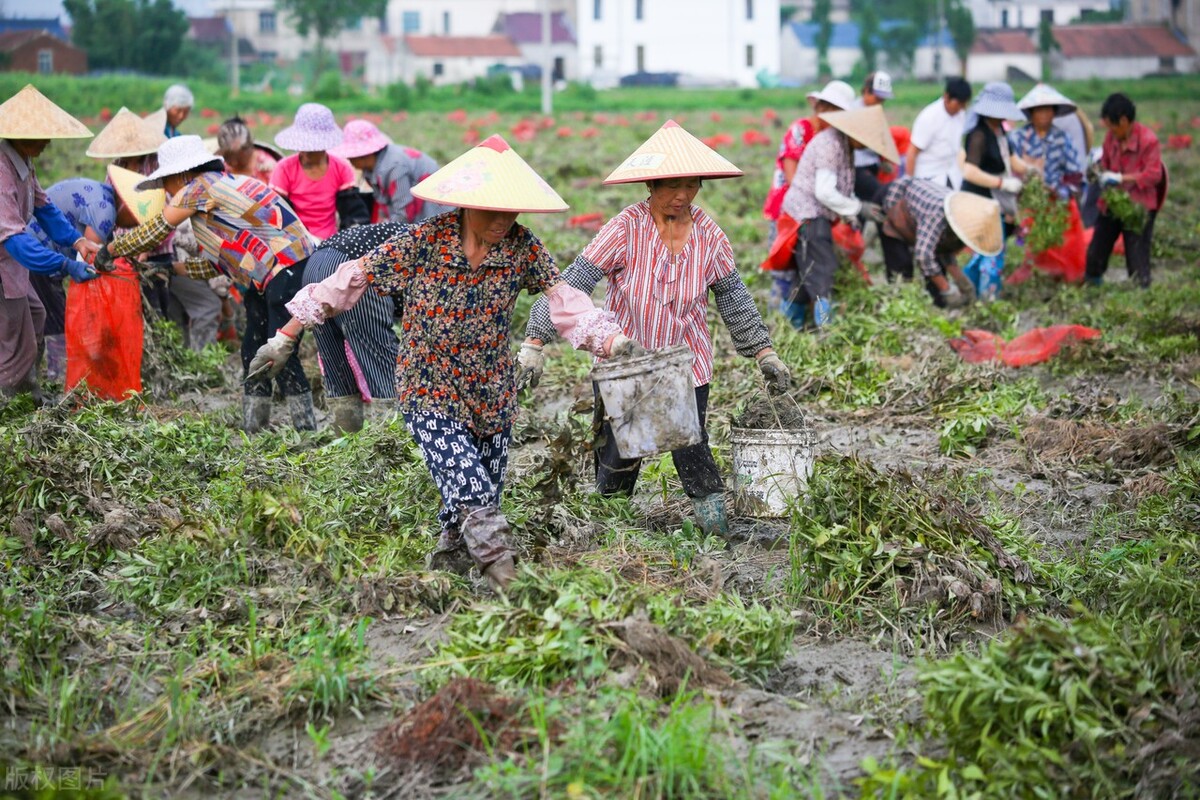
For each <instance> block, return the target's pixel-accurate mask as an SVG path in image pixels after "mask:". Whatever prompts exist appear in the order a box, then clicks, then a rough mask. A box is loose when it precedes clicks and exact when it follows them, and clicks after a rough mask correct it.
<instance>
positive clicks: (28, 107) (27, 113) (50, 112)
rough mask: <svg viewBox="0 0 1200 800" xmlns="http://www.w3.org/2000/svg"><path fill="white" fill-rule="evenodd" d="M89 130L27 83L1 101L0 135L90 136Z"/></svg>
mask: <svg viewBox="0 0 1200 800" xmlns="http://www.w3.org/2000/svg"><path fill="white" fill-rule="evenodd" d="M91 137H92V132H91V131H89V130H88V129H87V126H86V125H84V124H83V123H82V122H80V121H79V120H77V119H75V118H74V117H72V116H71V115H70V114H68V113H67V112H66V111H63V110H62V109H61V108H59V107H58V106H56V105H55V104H54V103H52V102H51V101H50V99H49V98H47V97H46V95H44V94H42V93H41V92H39V91H38V90H37V89H35V88H34V87H33V84H32V83H30V84H26V85H25V88H24V89H22V90H21V91H19V92H17V93H16V94H14V95H13V96H12V97H10V98H8V99H7V100H5V101H4V103H3V105H0V139H89V138H91Z"/></svg>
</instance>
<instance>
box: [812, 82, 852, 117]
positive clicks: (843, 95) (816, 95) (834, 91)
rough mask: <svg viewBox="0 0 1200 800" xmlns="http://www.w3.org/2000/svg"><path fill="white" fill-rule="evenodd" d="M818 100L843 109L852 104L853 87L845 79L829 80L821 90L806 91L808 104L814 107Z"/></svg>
mask: <svg viewBox="0 0 1200 800" xmlns="http://www.w3.org/2000/svg"><path fill="white" fill-rule="evenodd" d="M818 100H824V101H825V102H826V103H829V104H830V105H834V106H837V107H838V108H840V109H842V110H843V111H844V110H846V109H848V108H850V106H852V105H854V87H853V86H851V85H850V84H848V83H846V82H845V81H830V82H829V83H827V84H825V88H824V89H822V90H821V91H819V92H809V93H808V104H809V105H810V106H812V107H813V108H816V106H817V101H818Z"/></svg>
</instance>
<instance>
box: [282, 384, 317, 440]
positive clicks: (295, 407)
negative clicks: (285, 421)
mask: <svg viewBox="0 0 1200 800" xmlns="http://www.w3.org/2000/svg"><path fill="white" fill-rule="evenodd" d="M287 405H288V413H289V414H291V415H292V427H293V428H295V429H296V430H298V431H315V430H316V429H317V416H316V414H315V413H314V412H313V403H312V392H304V393H302V394H292V395H288V397H287Z"/></svg>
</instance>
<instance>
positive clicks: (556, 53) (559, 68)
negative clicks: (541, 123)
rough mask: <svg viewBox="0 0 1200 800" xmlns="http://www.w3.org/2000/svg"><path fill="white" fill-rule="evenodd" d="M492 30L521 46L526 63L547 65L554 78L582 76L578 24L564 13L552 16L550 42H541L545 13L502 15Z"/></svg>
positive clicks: (557, 79) (563, 78)
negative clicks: (576, 37)
mask: <svg viewBox="0 0 1200 800" xmlns="http://www.w3.org/2000/svg"><path fill="white" fill-rule="evenodd" d="M492 33H495V34H497V35H500V36H507V37H508V38H509V39H512V40H513V43H514V44H515V45H516V46H517V47H518V48H520V50H521V55H522V56H523V57H524V60H525V63H526V64H537V65H538V66H539V67H540V66H542V65H543V64H548V65H549V67H550V75H551V77H553V79H554V80H556V81H560V80H568V81H573V80H577V79H578V78H579V46H578V44H577V43H576V41H575V26H574V25H572V24H571V20H570V19H569V18H568V17H567V15H566V13H565V12H562V11H559V12H556V13H554V14H551V15H550V31H549V33H550V44H549V46H548V47H547V46H546V45H545V44H543V42H542V15H541V14H536V13H534V12H532V11H525V12H521V11H517V12H514V13H511V14H501V15H500V16H499V17H497V19H496V25H495V27H493V28H492Z"/></svg>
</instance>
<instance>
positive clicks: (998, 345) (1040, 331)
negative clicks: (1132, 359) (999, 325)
mask: <svg viewBox="0 0 1200 800" xmlns="http://www.w3.org/2000/svg"><path fill="white" fill-rule="evenodd" d="M1099 336H1100V331H1098V330H1097V329H1095V328H1088V327H1085V326H1083V325H1051V326H1050V327H1048V328H1034V329H1033V330H1031V331H1029V332H1027V333H1023V334H1021V335H1020V336H1018V337H1017V338H1015V339H1013V340H1012V341H1011V342H1005V341H1004V340H1003V339H1001V338H1000V337H999V336H997V335H996V334H994V333H990V332H988V331H976V330H970V331H963V335H962V338H961V339H951V340H950V347H951V348H953V350H954V352H956V353H958V354H959V356H961V357H962V359H963V360H964V361H966V362H968V363H971V364H981V363H983V362H985V361H1002V362H1003V363H1004V364H1006V365H1007V366H1010V367H1026V366H1029V365H1030V364H1040V363H1042V362H1043V361H1049V360H1050V359H1051V358H1052V357H1053V356H1054V355H1055V354H1056V353H1058V351H1059V350H1061V349H1062V348H1063V346H1064V345H1067V344H1070V343H1072V342H1082V341H1085V340H1087V339H1095V338H1097V337H1099Z"/></svg>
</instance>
